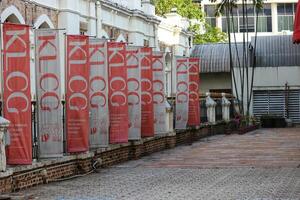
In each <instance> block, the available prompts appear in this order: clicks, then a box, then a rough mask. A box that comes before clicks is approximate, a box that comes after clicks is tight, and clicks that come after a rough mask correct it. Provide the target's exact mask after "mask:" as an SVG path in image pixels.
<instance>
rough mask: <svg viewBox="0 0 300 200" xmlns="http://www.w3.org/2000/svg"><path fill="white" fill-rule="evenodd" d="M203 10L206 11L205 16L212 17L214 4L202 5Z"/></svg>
mask: <svg viewBox="0 0 300 200" xmlns="http://www.w3.org/2000/svg"><path fill="white" fill-rule="evenodd" d="M204 11H205V13H206V16H208V17H214V16H215V12H216V11H215V6H211V5H206V6H204Z"/></svg>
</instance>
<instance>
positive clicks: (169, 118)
mask: <svg viewBox="0 0 300 200" xmlns="http://www.w3.org/2000/svg"><path fill="white" fill-rule="evenodd" d="M166 126H167V132H173V130H174V129H173V109H172V106H171V105H170V104H169V102H167V101H166Z"/></svg>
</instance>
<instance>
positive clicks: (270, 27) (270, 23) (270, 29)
mask: <svg viewBox="0 0 300 200" xmlns="http://www.w3.org/2000/svg"><path fill="white" fill-rule="evenodd" d="M267 32H272V17H271V16H269V17H267Z"/></svg>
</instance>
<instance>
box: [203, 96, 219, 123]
mask: <svg viewBox="0 0 300 200" xmlns="http://www.w3.org/2000/svg"><path fill="white" fill-rule="evenodd" d="M205 105H206V108H207V121H208V122H209V123H212V124H215V123H216V105H217V103H216V102H215V101H214V100H213V99H212V98H211V97H210V93H209V92H207V93H206V103H205Z"/></svg>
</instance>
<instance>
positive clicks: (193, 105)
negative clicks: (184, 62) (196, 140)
mask: <svg viewBox="0 0 300 200" xmlns="http://www.w3.org/2000/svg"><path fill="white" fill-rule="evenodd" d="M199 65H200V60H199V58H189V118H188V125H189V126H199V125H200V103H199Z"/></svg>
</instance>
